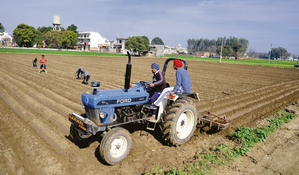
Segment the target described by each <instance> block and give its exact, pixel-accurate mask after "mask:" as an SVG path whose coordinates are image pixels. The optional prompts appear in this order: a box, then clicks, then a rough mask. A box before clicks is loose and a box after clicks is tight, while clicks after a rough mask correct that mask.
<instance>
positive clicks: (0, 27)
mask: <svg viewBox="0 0 299 175" xmlns="http://www.w3.org/2000/svg"><path fill="white" fill-rule="evenodd" d="M0 32H1V33H3V32H5V28H4V26H3V25H2V23H0Z"/></svg>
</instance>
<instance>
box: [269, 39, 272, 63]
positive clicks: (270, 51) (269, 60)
mask: <svg viewBox="0 0 299 175" xmlns="http://www.w3.org/2000/svg"><path fill="white" fill-rule="evenodd" d="M271 51H272V43H271V46H270V55H269V61H268V64H270V58H271Z"/></svg>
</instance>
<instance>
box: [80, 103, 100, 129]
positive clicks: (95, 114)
mask: <svg viewBox="0 0 299 175" xmlns="http://www.w3.org/2000/svg"><path fill="white" fill-rule="evenodd" d="M84 107H85V112H86V116H87V118H88V119H90V120H91V121H93V122H94V123H95V124H97V125H99V124H101V123H102V122H101V118H100V113H101V110H100V109H97V108H91V107H88V106H86V105H85V106H84Z"/></svg>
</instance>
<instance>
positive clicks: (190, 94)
mask: <svg viewBox="0 0 299 175" xmlns="http://www.w3.org/2000/svg"><path fill="white" fill-rule="evenodd" d="M178 96H179V97H191V98H193V99H195V100H198V101H200V98H199V96H198V93H196V92H190V93H182V94H178Z"/></svg>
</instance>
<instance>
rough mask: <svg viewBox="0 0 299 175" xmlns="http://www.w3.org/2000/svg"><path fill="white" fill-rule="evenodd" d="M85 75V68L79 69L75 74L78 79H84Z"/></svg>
mask: <svg viewBox="0 0 299 175" xmlns="http://www.w3.org/2000/svg"><path fill="white" fill-rule="evenodd" d="M83 75H84V68H83V67H78V69H77V71H76V73H75V77H76V78H77V79H82V78H83Z"/></svg>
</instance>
